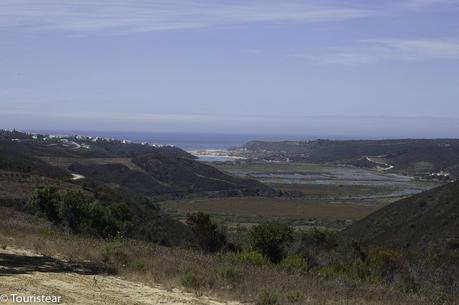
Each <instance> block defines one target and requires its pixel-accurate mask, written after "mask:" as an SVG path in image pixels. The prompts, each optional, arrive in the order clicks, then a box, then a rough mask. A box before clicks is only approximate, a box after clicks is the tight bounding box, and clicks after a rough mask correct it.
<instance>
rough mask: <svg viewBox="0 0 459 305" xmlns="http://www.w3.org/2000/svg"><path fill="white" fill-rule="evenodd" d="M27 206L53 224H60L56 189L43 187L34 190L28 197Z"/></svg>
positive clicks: (58, 200)
mask: <svg viewBox="0 0 459 305" xmlns="http://www.w3.org/2000/svg"><path fill="white" fill-rule="evenodd" d="M29 206H30V208H31V209H32V210H33V211H34V212H36V213H37V214H39V215H40V216H44V217H46V218H47V219H48V220H49V221H51V222H53V223H54V224H59V223H60V222H61V217H60V215H59V209H60V196H59V193H58V191H57V189H56V188H54V187H45V188H42V189H37V190H35V191H34V192H33V193H32V195H31V196H30V199H29Z"/></svg>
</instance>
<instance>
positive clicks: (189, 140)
mask: <svg viewBox="0 0 459 305" xmlns="http://www.w3.org/2000/svg"><path fill="white" fill-rule="evenodd" d="M29 132H34V133H41V134H53V135H85V136H92V137H96V136H99V137H107V138H114V139H119V140H130V141H132V142H136V143H140V142H148V143H154V144H171V145H175V146H178V147H180V148H182V149H184V150H186V151H197V150H225V149H228V148H230V147H234V146H241V145H242V144H244V143H246V142H248V141H251V140H264V141H283V140H305V139H306V138H304V137H301V136H294V135H266V134H258V135H257V134H212V133H175V132H157V133H156V132H127V131H97V130H90V131H87V130H85V131H80V130H29Z"/></svg>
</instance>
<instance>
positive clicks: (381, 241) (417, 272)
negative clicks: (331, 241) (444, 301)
mask: <svg viewBox="0 0 459 305" xmlns="http://www.w3.org/2000/svg"><path fill="white" fill-rule="evenodd" d="M339 240H340V244H341V249H344V250H345V251H344V252H342V253H343V254H344V255H345V256H349V255H352V253H353V249H354V250H355V249H356V248H355V246H356V242H357V245H358V248H360V249H363V251H364V252H366V251H370V253H371V249H377V248H385V249H392V250H395V251H397V252H398V253H400V254H401V255H402V257H403V258H404V260H406V261H407V262H409V265H410V270H411V272H410V273H411V276H412V277H413V278H414V280H415V281H416V282H417V283H419V284H421V286H424V287H425V288H426V289H434V288H432V287H437V286H438V287H443V288H441V289H444V291H445V293H447V294H451V295H455V296H458V295H459V181H458V182H454V183H450V184H446V185H443V186H441V187H438V188H436V189H432V190H430V191H427V192H424V193H421V194H418V195H415V196H412V197H410V198H406V199H403V200H400V201H397V202H395V203H392V204H391V205H389V206H387V207H385V208H383V209H381V210H379V211H377V212H375V213H373V214H371V215H369V216H368V217H366V218H364V219H362V220H360V221H359V222H357V223H355V224H354V225H352V226H350V227H349V228H347V229H345V230H344V231H342V232H340V233H339ZM360 251H361V250H360ZM435 289H436V288H435Z"/></svg>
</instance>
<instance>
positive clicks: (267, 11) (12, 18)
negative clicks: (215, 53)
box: [0, 0, 379, 32]
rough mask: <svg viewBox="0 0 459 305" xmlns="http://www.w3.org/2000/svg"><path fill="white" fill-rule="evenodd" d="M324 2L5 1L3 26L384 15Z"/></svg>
mask: <svg viewBox="0 0 459 305" xmlns="http://www.w3.org/2000/svg"><path fill="white" fill-rule="evenodd" d="M325 3H326V2H324V1H320V2H319V1H297V0H295V1H261V0H255V1H209V0H186V1H185V0H151V1H147V0H78V1H70V0H2V1H1V2H0V27H13V26H14V27H22V28H27V29H29V30H32V29H33V30H43V29H46V30H67V31H80V32H81V31H94V30H107V29H108V30H113V31H117V32H120V31H122V32H123V31H127V32H132V31H140V32H142V31H160V30H176V29H190V28H204V27H210V26H225V25H237V24H246V23H255V22H259V23H260V22H267V23H278V24H285V23H308V22H330V21H343V20H350V19H355V18H364V17H369V16H375V15H378V14H379V12H378V11H377V10H373V9H368V8H364V7H354V6H350V5H337V4H325Z"/></svg>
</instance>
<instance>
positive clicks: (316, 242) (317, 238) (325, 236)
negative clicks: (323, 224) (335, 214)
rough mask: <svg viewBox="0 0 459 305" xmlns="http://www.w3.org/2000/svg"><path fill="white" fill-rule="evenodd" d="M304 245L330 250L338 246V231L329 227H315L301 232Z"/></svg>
mask: <svg viewBox="0 0 459 305" xmlns="http://www.w3.org/2000/svg"><path fill="white" fill-rule="evenodd" d="M301 243H302V244H303V247H306V248H309V247H313V248H315V249H325V250H330V249H332V248H334V247H336V246H337V244H338V243H337V240H336V232H335V231H332V230H328V229H318V228H313V229H312V230H308V231H304V232H302V234H301Z"/></svg>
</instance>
